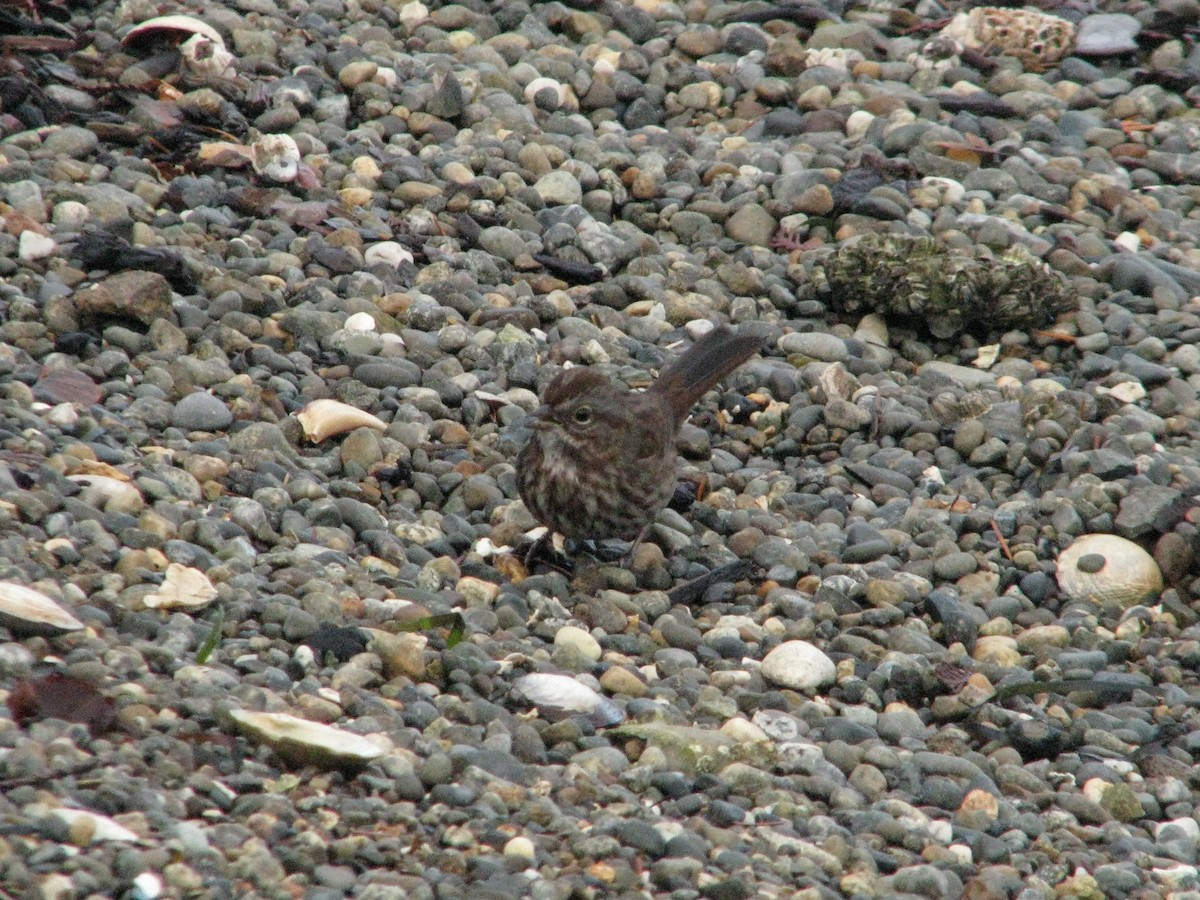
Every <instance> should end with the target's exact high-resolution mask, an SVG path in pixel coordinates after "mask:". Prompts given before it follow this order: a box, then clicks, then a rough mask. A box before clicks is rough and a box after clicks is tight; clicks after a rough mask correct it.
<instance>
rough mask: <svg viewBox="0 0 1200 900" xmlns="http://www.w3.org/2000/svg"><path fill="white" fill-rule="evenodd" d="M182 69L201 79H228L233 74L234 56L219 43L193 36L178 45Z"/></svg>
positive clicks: (203, 37) (198, 35)
mask: <svg viewBox="0 0 1200 900" xmlns="http://www.w3.org/2000/svg"><path fill="white" fill-rule="evenodd" d="M179 56H180V58H181V59H182V60H183V65H184V67H185V68H186V69H187V70H188V71H189V72H192V73H193V74H195V75H199V76H201V77H203V78H229V77H231V76H232V75H234V74H235V70H234V56H233V54H232V53H230V52H229V51H228V50H227V49H226V48H225V45H224V44H223V43H221V42H219V41H214V40H212V39H211V38H208V37H205V36H204V35H202V34H194V35H192V36H191V37H190V38H188V39H187V40H186V41H184V42H183V43H182V44H180V45H179Z"/></svg>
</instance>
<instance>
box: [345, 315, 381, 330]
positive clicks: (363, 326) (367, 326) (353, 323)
mask: <svg viewBox="0 0 1200 900" xmlns="http://www.w3.org/2000/svg"><path fill="white" fill-rule="evenodd" d="M342 327H343V328H345V329H346V330H347V331H374V330H375V317H374V316H373V315H371V314H370V313H365V312H359V313H355V314H354V315H352V316H349V317H348V318H347V319H346V321H345V322H344V323H343V324H342Z"/></svg>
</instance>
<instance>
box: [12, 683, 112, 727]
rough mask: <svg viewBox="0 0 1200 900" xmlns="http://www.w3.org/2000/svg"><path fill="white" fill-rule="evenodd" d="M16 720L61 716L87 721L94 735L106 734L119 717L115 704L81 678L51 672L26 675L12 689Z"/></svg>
mask: <svg viewBox="0 0 1200 900" xmlns="http://www.w3.org/2000/svg"><path fill="white" fill-rule="evenodd" d="M8 709H9V711H10V712H11V713H12V717H13V720H14V721H15V722H17V724H19V725H24V724H25V723H26V722H29V721H31V720H33V719H62V720H63V721H65V722H78V723H80V724H81V725H86V726H87V729H88V731H89V732H91V734H92V736H93V737H94V736H96V735H98V734H103V733H104V732H105V731H107V730H108V729H109V728H110V727H111V726H112V724H113V722H114V721H115V720H116V717H117V710H116V705H115V704H114V703H113V702H112V700H110V699H109V698H108V697H105V696H104V695H103V694H101V693H100V692H99V691H98V690H96V689H95V688H94V687H92V685H90V684H88V683H87V682H86V681H83V680H82V679H79V678H74V677H72V676H70V675H64V674H62V673H61V672H51V673H50V674H49V675H43V676H42V677H41V678H26V679H23V680H22V681H19V682H17V684H16V686H15V687H14V688H13V689H12V691H11V692H9V695H8Z"/></svg>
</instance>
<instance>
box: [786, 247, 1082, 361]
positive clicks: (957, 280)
mask: <svg viewBox="0 0 1200 900" xmlns="http://www.w3.org/2000/svg"><path fill="white" fill-rule="evenodd" d="M804 293H807V294H809V295H810V296H813V297H815V298H817V299H820V300H822V301H824V302H825V303H827V304H828V305H829V307H830V308H831V309H833V310H834V311H835V312H839V313H844V314H846V315H850V316H854V317H859V316H862V315H864V314H866V313H870V312H878V313H880V314H882V315H884V316H886V317H888V318H889V319H892V320H893V321H899V322H902V323H904V324H915V325H917V326H919V327H922V328H924V329H926V330H928V331H929V332H930V333H931V334H933V335H934V336H935V337H941V338H948V337H953V336H954V335H956V334H960V333H961V332H964V331H967V332H971V333H974V334H981V335H982V334H989V333H1000V332H1004V331H1008V330H1010V329H1013V328H1021V329H1029V328H1038V327H1041V326H1044V325H1048V324H1049V323H1051V322H1053V321H1054V319H1055V318H1056V317H1057V316H1058V314H1059V313H1060V312H1062V311H1064V310H1065V309H1067V308H1068V307H1069V306H1070V304H1071V298H1070V295H1069V293H1068V291H1067V288H1066V285H1065V284H1064V282H1063V281H1062V280H1061V279H1060V278H1059V276H1058V275H1056V274H1054V273H1053V272H1051V271H1050V270H1049V269H1048V268H1047V267H1046V265H1045V264H1044V263H1042V262H1041V260H1039V259H1037V258H1036V257H1034V256H1033V255H1031V254H1030V253H1029V252H1028V251H1027V250H1025V249H1024V248H1023V247H1020V246H1016V247H1013V248H1011V249H1010V250H1008V251H1006V252H1005V253H1004V254H1003V255H1002V256H999V257H996V258H988V259H985V258H981V257H976V256H971V255H968V254H965V253H960V252H957V251H953V250H950V249H947V248H946V247H943V246H942V245H941V244H940V243H938V241H937V240H935V239H934V238H931V237H910V236H908V235H898V234H866V235H862V236H861V237H858V238H854V239H852V240H851V241H849V242H847V243H845V244H843V245H842V246H840V247H838V248H837V249H836V250H834V251H833V252H832V253H831V254H830V255H829V256H828V257H827V258H826V259H825V260H823V261H822V262H819V263H817V264H816V265H815V266H814V267H813V270H812V272H811V275H810V280H809V283H808V286H807V289H806V290H805V291H804Z"/></svg>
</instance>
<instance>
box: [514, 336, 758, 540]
mask: <svg viewBox="0 0 1200 900" xmlns="http://www.w3.org/2000/svg"><path fill="white" fill-rule="evenodd" d="M762 344H763V335H762V334H760V333H752V332H749V331H743V332H735V331H733V330H732V329H730V328H729V327H727V326H724V325H722V326H718V327H717V328H714V329H713V330H712V331H711V332H709V333H708V334H707V335H705V336H704V337H703V338H701V339H700V340H699V341H697V342H696V343H695V344H693V345H692V346H691V347H690V348H689V349H688V350H687V351H686V352H685V353H684V354H683V355H682V356H680V357H679V358H678V359H676V360H675V361H674V362H673V363H671V364H670V365H668V366H667V367H666V368H665V369H663V371H662V374H661V375H659V377H658V379H657V380H656V381H655V382H654V383H653V384H652V385H650V387H649V388H647V389H646V390H645V391H644V392H642V393H633V392H632V391H630V390H629V389H628V388H626V387H619V386H617V385H616V384H614V383H613V382H612V381H610V380H609V379H608V378H606V377H605V376H604V375H601V374H600V373H599V372H597V371H596V370H594V369H588V368H575V369H566V370H565V371H563V372H560V373H559V374H558V375H556V376H555V378H554V380H553V381H551V382H550V384H549V386H548V387H547V388H546V391H545V394H544V395H543V397H542V403H543V405H542V406H541V408H540V409H538V411H537V412H535V413H534V414H533V415H532V416H531V417H530V418H531V419H532V422H531V424H532V426H533V435H532V436H531V437H530V439H529V442H528V443H527V444H526V445H525V446H524V447H523V448H522V450H521V453H520V455H519V456H518V457H517V483H518V485H519V487H520V491H521V499H522V500H524V501H525V505H526V506H527V507H528V508H529V511H530V513H532V514H533V517H534V518H535V519H537V520H538V521H539V522H541V523H542V524H543V525H545V526H547V527H548V528H550V529H551V530H552V531H557V532H558V533H560V534H562V535H563V536H564V537H569V538H576V539H580V540H589V539H590V540H604V539H606V538H623V539H626V540H633V539H636V538H637V537H638V536H639V534H640V533H641V531H642V530H643V529H644V528H645V527H646V526H647V525H649V524H650V523H651V522H653V521H654V518H655V516H657V515H658V513H659V511H660V510H661V509H662V508H663V507H665V506H666V505H667V503H668V501H670V499H671V495H672V494H673V493H674V491H675V462H676V454H675V437H676V435H677V434H678V433H679V428H680V426H681V425H683V422H684V420H685V419H686V418H687V417H688V414H689V413H690V412H691V409H692V406H694V405H695V403H696V401H697V400H699V399H700V398H701V397H702V396H704V394H705V392H707V391H708V389H709V388H711V387H712V386H713V385H715V384H716V383H717V382H718V381H720V380H721V379H722V378H724V377H725V376H726V375H728V374H729V373H730V372H732V371H733V370H734V369H736V368H737V367H738V366H740V365H741V364H742V363H743V362H745V361H746V360H747V359H749V358H750V357H751V356H752V355H753V354H754V353H755V352H756V351H758V350H759V349H761V347H762Z"/></svg>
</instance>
